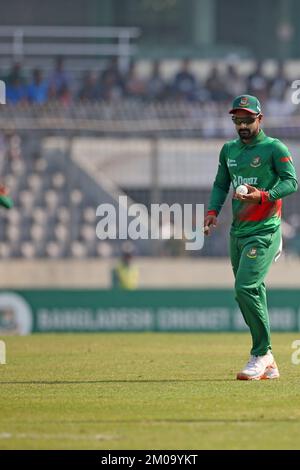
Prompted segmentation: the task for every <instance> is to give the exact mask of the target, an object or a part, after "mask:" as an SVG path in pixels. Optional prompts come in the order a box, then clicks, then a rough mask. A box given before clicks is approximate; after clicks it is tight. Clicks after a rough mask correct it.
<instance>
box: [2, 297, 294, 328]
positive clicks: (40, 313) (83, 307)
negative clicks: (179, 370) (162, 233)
mask: <svg viewBox="0 0 300 470" xmlns="http://www.w3.org/2000/svg"><path fill="white" fill-rule="evenodd" d="M268 303H269V311H270V320H271V326H272V331H299V330H300V291H298V290H286V289H282V290H269V295H268ZM246 329H247V327H246V325H245V323H244V320H243V317H242V315H241V313H240V311H239V309H238V307H237V304H236V303H235V300H234V295H233V292H232V291H231V290H219V289H215V290H214V289H211V290H208V289H205V290H137V291H133V292H130V291H119V290H57V289H56V290H51V289H45V290H20V291H0V334H5V333H6V334H9V333H10V334H13V333H19V334H28V333H31V332H60V331H64V332H67V331H70V332H71V331H73V332H76V331H78V332H79V331H80V332H83V331H84V332H87V331H91V332H92V331H243V330H246Z"/></svg>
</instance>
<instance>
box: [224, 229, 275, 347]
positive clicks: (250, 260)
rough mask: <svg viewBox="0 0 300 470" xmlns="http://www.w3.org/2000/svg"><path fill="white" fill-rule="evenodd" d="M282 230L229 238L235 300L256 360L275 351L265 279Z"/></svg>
mask: <svg viewBox="0 0 300 470" xmlns="http://www.w3.org/2000/svg"><path fill="white" fill-rule="evenodd" d="M280 241H281V230H280V228H278V229H277V230H276V232H274V233H269V234H267V235H258V236H250V237H241V238H239V237H234V236H231V238H230V257H231V264H232V269H233V273H234V277H235V298H236V300H237V302H238V304H239V307H240V310H241V312H242V314H243V317H244V320H245V322H246V323H247V325H248V326H249V328H250V332H251V336H252V349H251V354H252V355H253V356H263V355H264V354H266V353H267V351H268V350H269V349H272V346H271V339H270V324H269V314H268V307H267V296H266V286H265V284H264V280H265V277H266V275H267V273H268V270H269V268H270V266H271V263H272V261H273V260H274V258H275V256H276V254H277V253H278V251H279V247H280Z"/></svg>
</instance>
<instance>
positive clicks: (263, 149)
mask: <svg viewBox="0 0 300 470" xmlns="http://www.w3.org/2000/svg"><path fill="white" fill-rule="evenodd" d="M231 183H232V185H233V188H234V189H235V188H237V186H239V185H240V184H249V185H251V186H255V187H257V188H258V189H260V190H261V191H262V201H261V203H260V204H254V203H248V202H243V201H239V200H238V199H234V198H233V199H232V212H233V222H232V227H231V233H232V234H233V235H235V236H237V237H243V236H248V235H251V234H252V233H255V234H256V233H257V234H258V233H260V234H263V233H268V232H274V231H275V230H276V229H277V227H278V226H279V225H280V218H281V198H282V197H284V196H287V195H288V194H291V193H293V192H295V191H297V188H298V183H297V176H296V171H295V167H294V165H293V161H292V157H291V155H290V152H289V150H288V148H287V147H286V146H285V145H284V144H283V143H282V142H281V141H280V140H278V139H274V138H272V137H268V136H266V135H265V133H264V132H263V131H262V130H260V131H259V133H258V134H257V136H256V137H254V138H253V139H252V140H251V143H249V144H244V143H243V142H242V140H241V139H240V138H238V139H235V140H231V141H229V142H226V143H225V144H224V146H223V148H222V150H221V152H220V158H219V167H218V172H217V176H216V179H215V182H214V185H213V189H212V193H211V197H210V202H209V207H208V210H209V211H215V213H216V214H218V213H219V212H220V210H221V208H222V206H223V203H224V201H225V199H226V196H227V193H228V191H229V187H230V184H231Z"/></svg>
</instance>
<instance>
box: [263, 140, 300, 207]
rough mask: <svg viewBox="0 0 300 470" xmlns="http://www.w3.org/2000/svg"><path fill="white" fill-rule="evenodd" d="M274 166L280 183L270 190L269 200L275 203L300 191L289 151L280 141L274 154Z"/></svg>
mask: <svg viewBox="0 0 300 470" xmlns="http://www.w3.org/2000/svg"><path fill="white" fill-rule="evenodd" d="M272 158H273V165H274V168H275V171H276V173H277V174H278V176H279V178H280V179H279V182H278V183H277V184H276V185H275V186H274V187H273V188H271V189H270V190H269V200H271V201H274V200H276V199H281V198H282V197H285V196H288V195H289V194H292V193H294V192H295V191H297V189H298V182H297V175H296V170H295V167H294V164H293V159H292V157H291V154H290V151H289V149H288V148H287V147H286V145H284V144H283V143H282V142H280V141H279V140H277V141H275V143H274V149H273V152H272Z"/></svg>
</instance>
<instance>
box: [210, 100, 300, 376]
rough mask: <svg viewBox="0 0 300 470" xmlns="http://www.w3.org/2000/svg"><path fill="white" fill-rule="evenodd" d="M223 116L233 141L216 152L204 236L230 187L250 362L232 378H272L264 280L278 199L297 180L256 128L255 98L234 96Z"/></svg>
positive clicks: (275, 246)
mask: <svg viewBox="0 0 300 470" xmlns="http://www.w3.org/2000/svg"><path fill="white" fill-rule="evenodd" d="M229 113H230V114H231V115H232V121H233V123H234V124H235V127H236V130H237V133H238V135H239V138H237V139H236V140H231V141H229V142H226V143H225V144H224V146H223V148H222V150H221V152H220V157H219V167H218V171H217V175H216V178H215V182H214V185H213V188H212V192H211V197H210V202H209V207H208V212H207V215H206V217H205V220H204V232H205V233H206V235H209V234H210V232H211V229H212V227H215V226H216V225H217V217H218V214H219V213H220V211H221V208H222V206H223V203H224V201H225V199H226V196H227V193H228V191H229V187H230V184H232V186H233V189H234V193H233V199H232V211H233V222H232V226H231V231H230V257H231V263H232V269H233V273H234V276H235V298H236V300H237V302H238V304H239V307H240V310H241V312H242V314H243V317H244V320H245V322H246V324H247V325H248V327H249V329H250V332H251V336H252V349H251V352H250V354H251V355H250V359H249V361H248V363H247V364H246V366H245V368H244V369H243V370H242V371H241V372H239V373H238V374H237V379H238V380H260V379H274V378H278V377H279V371H278V367H277V365H276V362H275V360H274V357H273V354H272V347H271V340H270V325H269V316H268V309H267V298H266V287H265V284H264V279H265V277H266V275H267V272H268V270H269V268H270V266H271V263H272V261H273V260H274V258H276V257H277V255H278V253H279V252H280V248H281V228H280V222H281V199H282V198H283V197H285V196H288V195H289V194H292V193H293V192H295V191H297V188H298V183H297V177H296V172H295V168H294V165H293V160H292V157H291V155H290V152H289V150H288V148H287V147H286V146H285V145H284V144H283V143H282V142H281V141H280V140H278V139H274V138H272V137H268V136H266V134H265V133H264V132H263V130H262V129H261V128H260V125H261V121H262V117H263V115H262V112H261V106H260V103H259V101H258V99H257V98H256V97H255V96H250V95H242V96H238V97H236V98H235V99H234V101H233V105H232V109H231V110H230V111H229ZM240 185H245V186H246V187H247V189H248V193H247V194H245V195H241V194H237V193H236V192H235V189H236V188H237V187H238V186H240Z"/></svg>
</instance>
